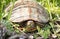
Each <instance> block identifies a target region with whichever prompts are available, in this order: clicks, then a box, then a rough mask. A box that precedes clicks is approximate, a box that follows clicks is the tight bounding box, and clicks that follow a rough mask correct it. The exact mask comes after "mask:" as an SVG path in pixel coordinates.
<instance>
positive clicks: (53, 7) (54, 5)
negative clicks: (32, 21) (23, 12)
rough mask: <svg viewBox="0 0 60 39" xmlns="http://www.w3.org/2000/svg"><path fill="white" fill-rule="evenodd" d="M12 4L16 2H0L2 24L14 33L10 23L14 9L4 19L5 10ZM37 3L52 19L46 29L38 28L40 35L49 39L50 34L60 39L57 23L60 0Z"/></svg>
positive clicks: (59, 13) (11, 0)
mask: <svg viewBox="0 0 60 39" xmlns="http://www.w3.org/2000/svg"><path fill="white" fill-rule="evenodd" d="M10 2H12V3H14V2H15V0H0V22H3V23H4V24H5V25H6V27H7V28H8V29H9V30H11V31H14V29H13V28H12V25H11V22H10V21H9V18H10V15H11V11H12V8H11V10H10V12H9V14H8V16H7V17H6V19H3V18H4V15H5V14H6V13H5V11H4V9H5V8H6V7H7V6H8V4H9V3H10ZM37 2H38V3H39V4H40V5H42V6H43V7H44V8H45V9H46V10H47V11H48V14H49V17H50V22H49V24H46V25H45V27H43V28H39V27H38V26H37V30H38V34H39V35H41V36H42V37H44V39H47V38H48V37H49V36H50V34H51V35H54V36H57V38H58V39H60V33H59V32H60V24H59V23H57V22H56V21H58V20H59V21H60V5H59V4H60V1H59V0H37ZM15 31H16V32H19V30H15ZM52 32H53V33H52Z"/></svg>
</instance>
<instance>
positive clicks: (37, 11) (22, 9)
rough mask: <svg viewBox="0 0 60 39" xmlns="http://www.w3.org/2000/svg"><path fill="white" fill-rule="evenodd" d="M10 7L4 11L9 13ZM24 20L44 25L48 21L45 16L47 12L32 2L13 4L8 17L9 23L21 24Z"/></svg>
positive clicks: (47, 17)
mask: <svg viewBox="0 0 60 39" xmlns="http://www.w3.org/2000/svg"><path fill="white" fill-rule="evenodd" d="M10 7H11V5H10ZM10 7H9V8H8V10H7V9H6V12H9V10H10ZM26 20H33V21H37V22H40V23H46V22H48V21H49V16H48V14H47V11H46V10H45V9H44V8H43V7H42V6H41V5H39V4H38V3H36V2H33V1H17V2H15V4H14V8H13V10H12V14H11V17H10V21H11V22H23V21H26Z"/></svg>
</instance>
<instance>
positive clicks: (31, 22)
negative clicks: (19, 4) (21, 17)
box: [27, 20, 35, 27]
mask: <svg viewBox="0 0 60 39" xmlns="http://www.w3.org/2000/svg"><path fill="white" fill-rule="evenodd" d="M34 25H35V23H34V21H31V20H30V21H27V26H31V27H33V26H34Z"/></svg>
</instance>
